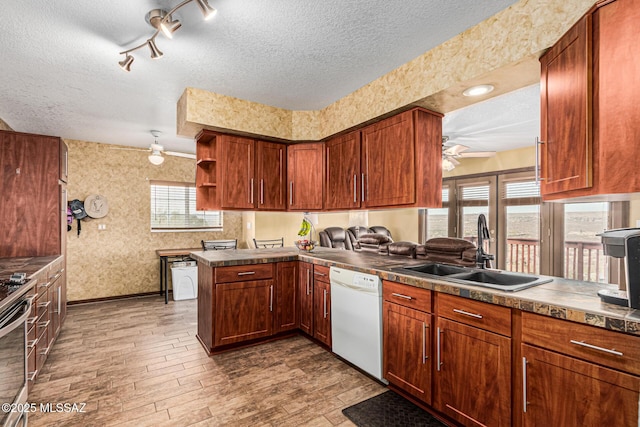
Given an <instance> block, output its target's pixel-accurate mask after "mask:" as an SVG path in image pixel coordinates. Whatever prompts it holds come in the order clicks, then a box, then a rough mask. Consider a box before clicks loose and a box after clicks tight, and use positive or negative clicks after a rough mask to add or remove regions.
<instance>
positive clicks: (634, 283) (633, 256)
mask: <svg viewBox="0 0 640 427" xmlns="http://www.w3.org/2000/svg"><path fill="white" fill-rule="evenodd" d="M598 236H600V237H601V239H602V246H603V247H604V254H605V255H609V256H611V257H614V258H624V271H625V273H626V279H627V286H626V291H625V290H624V289H620V290H608V289H602V290H600V291H598V295H599V296H600V299H601V300H602V301H604V302H608V303H611V304H617V305H623V306H627V307H631V308H637V309H640V228H620V229H617V230H607V231H605V232H603V233H601V234H598Z"/></svg>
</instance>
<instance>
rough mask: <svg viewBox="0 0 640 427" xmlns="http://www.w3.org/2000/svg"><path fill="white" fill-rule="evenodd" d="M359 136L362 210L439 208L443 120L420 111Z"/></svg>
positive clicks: (363, 130)
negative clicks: (397, 207)
mask: <svg viewBox="0 0 640 427" xmlns="http://www.w3.org/2000/svg"><path fill="white" fill-rule="evenodd" d="M361 133H362V160H361V166H360V168H361V169H360V170H361V178H362V182H361V185H362V186H364V189H363V190H361V195H362V196H363V197H362V198H361V207H369V208H374V207H386V206H406V207H409V206H414V207H440V206H441V203H442V202H441V189H442V165H441V162H442V115H441V114H438V113H434V112H431V111H428V110H424V109H422V108H417V109H413V110H409V111H406V112H404V113H400V114H397V115H395V116H393V117H390V118H388V119H384V120H381V121H380V122H378V123H375V124H372V125H370V126H367V127H365V128H363V129H362V131H361Z"/></svg>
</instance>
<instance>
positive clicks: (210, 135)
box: [196, 130, 286, 210]
mask: <svg viewBox="0 0 640 427" xmlns="http://www.w3.org/2000/svg"><path fill="white" fill-rule="evenodd" d="M285 153H286V146H285V145H284V144H276V143H270V142H264V141H255V140H253V139H249V138H244V137H238V136H233V135H224V134H219V133H215V132H211V131H207V130H203V131H202V132H201V133H200V134H199V135H198V137H197V138H196V158H197V162H196V208H197V209H198V210H215V209H243V210H252V209H265V210H278V209H279V210H284V209H285V203H284V202H285V187H284V184H285V177H286V163H285Z"/></svg>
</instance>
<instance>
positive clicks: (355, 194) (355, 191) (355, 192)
mask: <svg viewBox="0 0 640 427" xmlns="http://www.w3.org/2000/svg"><path fill="white" fill-rule="evenodd" d="M357 202H358V175H357V174H354V175H353V203H357Z"/></svg>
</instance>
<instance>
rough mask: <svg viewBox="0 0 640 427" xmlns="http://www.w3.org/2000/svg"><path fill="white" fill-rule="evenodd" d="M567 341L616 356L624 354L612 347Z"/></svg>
mask: <svg viewBox="0 0 640 427" xmlns="http://www.w3.org/2000/svg"><path fill="white" fill-rule="evenodd" d="M569 342H570V343H571V344H575V345H579V346H582V347H587V348H590V349H592V350H598V351H603V352H605V353H609V354H614V355H616V356H624V354H623V353H622V352H620V351H617V350H616V349H614V348H612V349H608V348H604V347H598V346H597V345H593V344H588V343H586V342H584V341H576V340H570V341H569Z"/></svg>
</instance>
